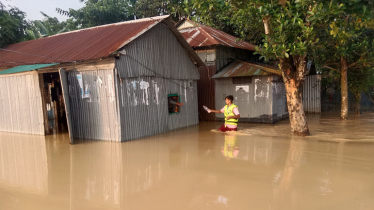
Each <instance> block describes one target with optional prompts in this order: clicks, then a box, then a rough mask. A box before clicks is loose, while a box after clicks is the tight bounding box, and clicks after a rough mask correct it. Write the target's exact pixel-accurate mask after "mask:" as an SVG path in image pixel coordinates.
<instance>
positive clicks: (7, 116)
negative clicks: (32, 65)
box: [0, 72, 44, 135]
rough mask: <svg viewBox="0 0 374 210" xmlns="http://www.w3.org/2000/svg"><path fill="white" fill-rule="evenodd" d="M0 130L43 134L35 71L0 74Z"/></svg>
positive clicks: (41, 112) (41, 111)
mask: <svg viewBox="0 0 374 210" xmlns="http://www.w3.org/2000/svg"><path fill="white" fill-rule="evenodd" d="M0 119H1V120H0V131H5V132H15V133H27V134H38V135H44V121H43V120H44V118H43V109H42V98H41V92H40V86H39V77H38V74H37V73H36V72H34V73H27V74H14V75H4V76H0Z"/></svg>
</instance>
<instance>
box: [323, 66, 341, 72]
mask: <svg viewBox="0 0 374 210" xmlns="http://www.w3.org/2000/svg"><path fill="white" fill-rule="evenodd" d="M322 68H327V69H331V70H334V71H336V72H340V71H339V70H338V69H335V68H332V67H330V66H326V65H324V66H323V67H322Z"/></svg>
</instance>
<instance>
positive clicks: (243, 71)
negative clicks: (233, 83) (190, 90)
mask: <svg viewBox="0 0 374 210" xmlns="http://www.w3.org/2000/svg"><path fill="white" fill-rule="evenodd" d="M270 74H276V75H281V71H280V70H278V69H276V68H273V67H270V66H266V65H263V64H257V63H250V62H245V61H240V60H235V61H233V62H232V63H230V64H229V65H227V66H226V67H223V68H222V69H221V70H220V71H219V72H218V73H217V74H216V75H214V76H213V77H212V78H213V79H217V78H227V77H249V76H256V75H270Z"/></svg>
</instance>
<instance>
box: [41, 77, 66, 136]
mask: <svg viewBox="0 0 374 210" xmlns="http://www.w3.org/2000/svg"><path fill="white" fill-rule="evenodd" d="M43 80H44V93H45V94H44V97H45V103H46V108H47V115H48V125H49V129H50V131H51V132H50V133H52V134H58V133H66V132H68V126H67V119H66V111H65V104H64V98H63V97H64V96H63V93H62V86H61V79H60V74H59V73H58V72H55V73H45V74H43Z"/></svg>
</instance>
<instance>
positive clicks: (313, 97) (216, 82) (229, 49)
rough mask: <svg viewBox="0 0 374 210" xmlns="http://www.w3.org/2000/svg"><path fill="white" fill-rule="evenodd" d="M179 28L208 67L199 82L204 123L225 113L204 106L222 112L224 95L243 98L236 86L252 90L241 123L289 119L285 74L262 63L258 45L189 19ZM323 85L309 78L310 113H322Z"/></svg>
mask: <svg viewBox="0 0 374 210" xmlns="http://www.w3.org/2000/svg"><path fill="white" fill-rule="evenodd" d="M176 27H177V28H178V30H179V31H180V32H181V34H182V35H183V37H184V38H185V39H186V41H187V42H188V43H189V44H190V46H191V47H192V48H193V49H194V50H195V52H196V53H197V54H198V55H199V57H200V58H201V59H202V60H203V61H204V63H205V64H206V66H201V67H199V73H200V80H199V81H198V83H197V84H198V95H199V117H200V120H203V121H205V120H210V121H214V120H222V115H221V114H216V115H213V114H208V113H207V112H206V111H205V110H204V109H203V108H202V106H203V105H206V106H208V107H209V108H212V109H220V108H221V107H222V106H223V105H224V98H225V97H224V96H227V95H229V94H232V95H234V96H235V97H236V98H241V97H242V96H238V93H237V92H236V89H237V88H236V86H238V87H239V86H241V85H244V86H246V87H247V86H248V91H250V93H247V94H246V97H249V99H246V100H244V99H243V100H244V101H243V100H242V101H241V102H239V103H240V106H239V108H240V112H241V117H242V118H243V119H241V121H245V122H262V123H274V122H276V121H277V120H279V119H282V118H286V117H287V116H288V112H287V108H286V107H285V106H286V97H285V88H284V83H283V81H282V77H281V74H280V73H281V72H280V71H279V70H278V69H276V68H274V67H269V66H267V65H264V64H263V63H261V62H260V59H259V56H258V55H254V54H253V53H254V52H255V47H256V46H255V45H252V44H250V43H247V42H243V41H239V40H238V38H237V37H234V36H231V35H229V34H227V33H225V32H223V31H220V30H217V29H215V28H212V27H209V26H205V25H200V24H197V23H195V22H193V21H191V20H188V19H183V20H181V21H179V22H178V23H177V24H176ZM216 74H217V75H216ZM214 75H216V76H214ZM260 84H261V85H260ZM267 86H269V89H267ZM320 86H321V84H320V76H318V75H310V76H307V78H306V80H305V84H304V88H303V104H304V110H305V111H306V112H312V113H318V112H321V108H320V107H321V106H320V104H321V98H320ZM262 87H266V88H265V89H261V88H262ZM226 88H227V89H226ZM239 89H240V88H239ZM246 89H247V88H246ZM264 91H265V92H264ZM261 95H264V96H267V97H261Z"/></svg>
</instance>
